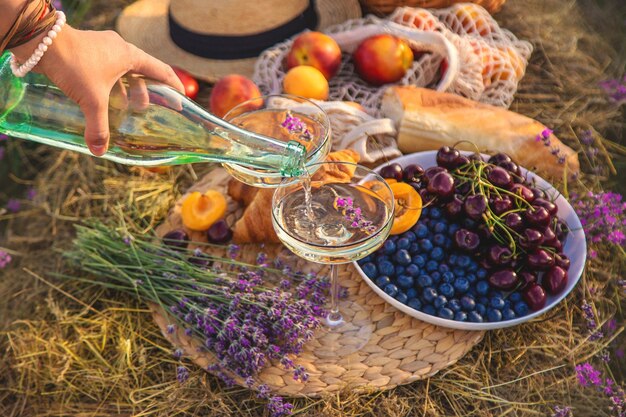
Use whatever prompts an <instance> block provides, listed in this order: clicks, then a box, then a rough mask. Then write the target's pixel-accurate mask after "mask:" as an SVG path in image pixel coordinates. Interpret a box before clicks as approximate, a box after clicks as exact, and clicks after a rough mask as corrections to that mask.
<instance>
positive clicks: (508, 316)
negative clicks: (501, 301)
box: [502, 308, 515, 320]
mask: <svg viewBox="0 0 626 417" xmlns="http://www.w3.org/2000/svg"><path fill="white" fill-rule="evenodd" d="M514 318H515V311H513V310H511V309H510V308H505V309H504V310H502V319H503V320H513V319H514Z"/></svg>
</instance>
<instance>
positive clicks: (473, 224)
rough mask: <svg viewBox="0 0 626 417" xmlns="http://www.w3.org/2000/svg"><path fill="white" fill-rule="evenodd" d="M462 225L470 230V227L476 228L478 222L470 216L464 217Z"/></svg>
mask: <svg viewBox="0 0 626 417" xmlns="http://www.w3.org/2000/svg"><path fill="white" fill-rule="evenodd" d="M463 226H464V227H465V228H466V229H469V230H472V229H476V228H477V227H476V226H478V224H477V223H476V222H475V221H474V220H472V219H470V218H466V219H464V220H463Z"/></svg>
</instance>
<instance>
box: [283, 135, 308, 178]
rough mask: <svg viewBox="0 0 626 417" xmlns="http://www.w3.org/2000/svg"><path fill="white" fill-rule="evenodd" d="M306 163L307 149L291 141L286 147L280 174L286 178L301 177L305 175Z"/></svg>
mask: <svg viewBox="0 0 626 417" xmlns="http://www.w3.org/2000/svg"><path fill="white" fill-rule="evenodd" d="M305 162H306V148H305V147H304V146H303V145H302V144H300V143H298V142H296V141H293V140H292V141H289V142H287V146H286V147H285V153H284V155H283V159H282V166H281V167H280V174H281V175H282V176H285V177H299V176H301V175H302V174H303V173H304V163H305Z"/></svg>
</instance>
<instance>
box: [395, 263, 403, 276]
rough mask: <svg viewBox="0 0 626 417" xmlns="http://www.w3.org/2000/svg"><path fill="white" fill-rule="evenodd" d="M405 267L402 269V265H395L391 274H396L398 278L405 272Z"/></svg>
mask: <svg viewBox="0 0 626 417" xmlns="http://www.w3.org/2000/svg"><path fill="white" fill-rule="evenodd" d="M405 269H406V268H405V267H403V266H402V265H396V267H395V268H394V269H393V272H394V273H395V274H396V276H397V277H398V276H400V275H402V274H404V271H405Z"/></svg>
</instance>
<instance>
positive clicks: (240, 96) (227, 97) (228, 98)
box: [209, 74, 262, 117]
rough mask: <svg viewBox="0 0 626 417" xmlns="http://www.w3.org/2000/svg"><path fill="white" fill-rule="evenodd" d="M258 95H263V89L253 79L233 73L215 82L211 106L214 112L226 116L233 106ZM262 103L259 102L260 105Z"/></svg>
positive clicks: (219, 115)
mask: <svg viewBox="0 0 626 417" xmlns="http://www.w3.org/2000/svg"><path fill="white" fill-rule="evenodd" d="M256 97H261V91H259V87H257V85H256V84H255V83H254V82H253V81H252V80H250V79H249V78H246V77H244V76H243V75H238V74H231V75H227V76H225V77H224V78H221V79H220V80H219V81H218V82H217V83H216V84H215V86H214V87H213V90H212V91H211V99H210V102H209V107H210V110H211V112H212V113H213V114H215V115H216V116H218V117H224V115H225V114H226V113H228V111H229V110H230V109H232V108H233V107H235V106H237V105H238V104H241V103H243V102H244V101H248V100H250V99H253V98H256ZM261 104H262V103H261V102H259V106H260V105H261ZM250 110H254V109H253V108H251V109H250Z"/></svg>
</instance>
